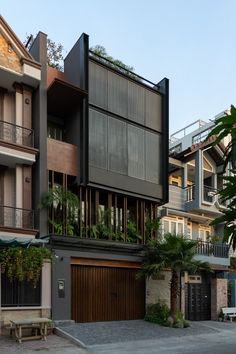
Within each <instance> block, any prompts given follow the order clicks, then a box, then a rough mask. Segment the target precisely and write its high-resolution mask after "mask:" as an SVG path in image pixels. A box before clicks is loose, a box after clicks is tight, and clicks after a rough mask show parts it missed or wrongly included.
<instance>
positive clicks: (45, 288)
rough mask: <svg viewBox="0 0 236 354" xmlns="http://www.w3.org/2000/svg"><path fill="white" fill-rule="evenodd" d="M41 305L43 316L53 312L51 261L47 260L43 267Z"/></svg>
mask: <svg viewBox="0 0 236 354" xmlns="http://www.w3.org/2000/svg"><path fill="white" fill-rule="evenodd" d="M41 307H42V308H43V309H42V311H44V314H42V316H43V317H48V316H49V314H50V312H51V261H45V262H44V264H43V268H42V280H41Z"/></svg>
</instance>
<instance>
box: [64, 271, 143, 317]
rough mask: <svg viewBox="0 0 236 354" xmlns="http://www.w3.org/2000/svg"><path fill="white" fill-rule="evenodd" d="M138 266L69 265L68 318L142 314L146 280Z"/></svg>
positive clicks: (141, 315) (136, 315)
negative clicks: (139, 273) (138, 275)
mask: <svg viewBox="0 0 236 354" xmlns="http://www.w3.org/2000/svg"><path fill="white" fill-rule="evenodd" d="M136 274H137V269H129V268H111V267H98V266H97V267H94V266H84V265H71V284H72V285H71V297H72V299H71V318H72V319H73V320H75V321H76V322H96V321H116V320H135V319H141V318H143V317H144V312H145V311H144V309H145V281H144V279H136Z"/></svg>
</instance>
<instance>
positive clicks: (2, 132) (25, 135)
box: [0, 120, 34, 147]
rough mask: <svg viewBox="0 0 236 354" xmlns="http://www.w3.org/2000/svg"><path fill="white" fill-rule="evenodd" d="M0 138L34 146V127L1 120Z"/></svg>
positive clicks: (9, 141)
mask: <svg viewBox="0 0 236 354" xmlns="http://www.w3.org/2000/svg"><path fill="white" fill-rule="evenodd" d="M0 140H3V141H6V142H8V143H13V144H19V145H24V146H28V147H34V132H33V130H32V129H28V128H23V127H21V126H19V125H15V124H12V123H8V122H5V121H2V120H1V121H0Z"/></svg>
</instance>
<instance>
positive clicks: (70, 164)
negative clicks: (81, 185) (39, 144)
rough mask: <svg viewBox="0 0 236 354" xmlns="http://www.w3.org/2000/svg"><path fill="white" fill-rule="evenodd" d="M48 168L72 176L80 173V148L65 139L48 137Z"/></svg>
mask: <svg viewBox="0 0 236 354" xmlns="http://www.w3.org/2000/svg"><path fill="white" fill-rule="evenodd" d="M47 165H48V170H52V171H56V172H60V173H65V174H67V175H70V176H77V174H78V148H77V146H76V145H73V144H68V143H66V142H64V141H59V140H55V139H51V138H48V139H47Z"/></svg>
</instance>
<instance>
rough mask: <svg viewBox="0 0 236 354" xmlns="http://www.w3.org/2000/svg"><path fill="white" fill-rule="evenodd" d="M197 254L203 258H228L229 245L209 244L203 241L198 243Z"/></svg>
mask: <svg viewBox="0 0 236 354" xmlns="http://www.w3.org/2000/svg"><path fill="white" fill-rule="evenodd" d="M197 254H199V255H204V256H214V257H219V258H228V256H229V245H226V244H223V243H221V244H220V243H216V244H214V243H211V242H205V241H198V243H197Z"/></svg>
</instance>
